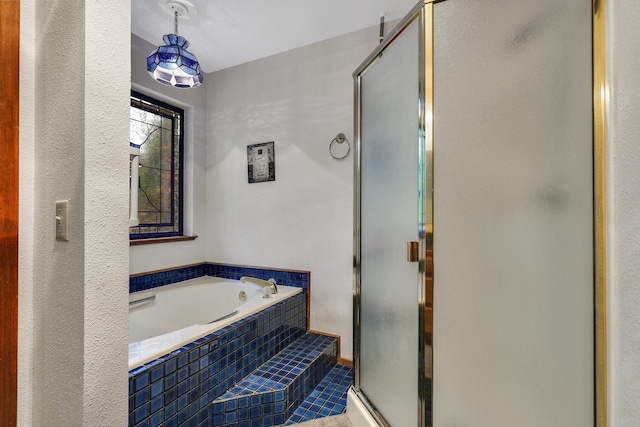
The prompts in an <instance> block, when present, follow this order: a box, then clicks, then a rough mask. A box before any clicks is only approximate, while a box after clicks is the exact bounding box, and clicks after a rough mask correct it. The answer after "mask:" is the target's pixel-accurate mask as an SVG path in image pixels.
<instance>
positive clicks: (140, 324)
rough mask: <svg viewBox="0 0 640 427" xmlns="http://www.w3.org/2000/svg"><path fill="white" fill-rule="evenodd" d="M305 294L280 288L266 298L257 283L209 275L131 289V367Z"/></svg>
mask: <svg viewBox="0 0 640 427" xmlns="http://www.w3.org/2000/svg"><path fill="white" fill-rule="evenodd" d="M241 292H243V293H244V295H243V296H242V297H241V295H240V293H241ZM300 292H302V289H301V288H295V287H291V286H278V293H277V294H274V295H271V296H270V298H263V295H264V292H263V291H262V288H261V287H260V286H258V285H255V284H252V283H243V282H240V281H239V280H231V279H223V278H218V277H209V276H205V277H198V278H195V279H189V280H185V281H183V282H179V283H175V284H172V285H167V286H163V287H160V288H155V289H152V290H147V291H141V292H135V293H132V294H131V295H130V296H129V301H130V307H131V308H130V310H129V369H130V370H131V369H133V368H136V367H138V366H140V365H142V364H145V363H147V362H149V361H151V360H154V359H157V358H158V357H160V356H162V355H164V354H167V353H169V352H171V351H173V350H175V349H176V348H180V347H182V346H183V345H185V344H187V343H189V342H192V341H194V340H197V339H198V338H201V337H203V336H205V335H208V334H210V333H212V332H214V331H216V330H218V329H221V328H223V327H225V326H227V325H230V324H231V323H234V322H236V321H238V320H240V319H242V318H244V317H246V316H249V315H251V314H253V313H256V312H258V311H260V310H262V309H264V308H266V307H268V306H270V305H273V304H275V303H277V302H279V301H282V300H283V299H286V298H288V297H290V296H292V295H295V294H297V293H300ZM244 296H246V299H244V301H243V297H244ZM137 301H139V302H137ZM134 302H137V303H134ZM234 312H235V314H234ZM217 319H220V320H217ZM216 320H217V321H216Z"/></svg>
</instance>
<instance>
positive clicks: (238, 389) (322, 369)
mask: <svg viewBox="0 0 640 427" xmlns="http://www.w3.org/2000/svg"><path fill="white" fill-rule="evenodd" d="M336 363H337V341H336V339H335V338H332V337H327V336H325V335H317V334H312V333H307V334H305V335H303V336H302V337H300V338H298V339H297V340H296V341H294V342H293V343H291V344H290V345H289V346H288V347H286V348H284V349H283V350H282V351H281V352H279V353H278V354H276V355H275V356H274V357H272V358H271V359H269V360H268V361H267V362H265V363H264V364H262V365H261V366H259V367H258V368H257V369H256V370H254V371H253V372H252V373H251V374H249V375H248V376H246V377H245V378H244V379H243V380H241V381H240V382H239V383H237V384H236V385H235V386H233V387H232V388H230V389H229V390H228V391H227V392H226V393H224V394H223V395H222V396H220V397H218V398H217V399H215V400H214V401H213V402H212V403H211V405H210V408H211V420H212V424H211V425H212V426H216V427H218V426H222V427H227V426H233V427H236V426H237V427H244V426H246V427H251V426H254V425H256V426H258V425H259V426H261V427H262V426H277V425H281V424H283V423H284V422H285V421H286V420H287V419H288V418H289V417H290V416H291V415H292V414H293V412H294V411H295V410H296V408H297V407H298V406H299V405H300V404H301V403H302V402H303V401H304V399H305V398H306V397H307V396H308V395H309V394H310V393H311V392H312V391H313V389H314V388H315V387H316V386H317V385H318V384H319V383H320V381H321V380H322V379H323V378H324V377H325V376H326V375H327V373H329V371H330V370H331V369H332V368H333V367H334V366H335V365H336Z"/></svg>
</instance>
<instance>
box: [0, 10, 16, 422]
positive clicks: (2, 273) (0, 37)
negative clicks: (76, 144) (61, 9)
mask: <svg viewBox="0 0 640 427" xmlns="http://www.w3.org/2000/svg"><path fill="white" fill-rule="evenodd" d="M19 58H20V1H19V0H8V1H7V0H4V1H0V64H2V67H3V78H1V79H0V94H1V96H0V143H1V144H2V145H1V146H0V165H2V166H1V167H0V182H2V185H0V307H2V308H1V309H0V408H1V410H0V425H2V426H15V425H16V424H17V412H18V158H19V157H18V142H19V126H18V125H19V123H18V113H19V62H20V61H19Z"/></svg>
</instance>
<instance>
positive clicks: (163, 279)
mask: <svg viewBox="0 0 640 427" xmlns="http://www.w3.org/2000/svg"><path fill="white" fill-rule="evenodd" d="M202 276H212V277H224V278H226V279H235V280H239V279H240V278H241V277H242V276H252V277H257V278H258V279H263V280H268V279H270V278H274V279H276V281H277V282H278V284H279V285H284V286H294V287H296V288H302V289H306V290H308V289H309V272H300V271H280V270H271V269H264V268H256V267H242V266H234V265H223V264H215V263H202V264H198V265H192V266H188V267H181V268H174V269H169V270H166V271H161V272H156V273H148V274H144V273H143V274H134V275H131V276H130V277H129V293H133V292H138V291H144V290H148V289H152V288H158V287H160V286H165V285H170V284H172V283H177V282H182V281H184V280H189V279H194V278H196V277H202Z"/></svg>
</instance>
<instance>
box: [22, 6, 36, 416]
mask: <svg viewBox="0 0 640 427" xmlns="http://www.w3.org/2000/svg"><path fill="white" fill-rule="evenodd" d="M35 32H36V26H35V2H34V0H30V1H21V2H20V73H21V76H20V160H19V161H20V184H19V197H20V201H19V206H18V208H19V215H20V216H19V218H20V221H19V230H18V239H19V241H18V251H19V252H18V256H19V261H18V269H19V270H18V274H19V276H18V354H19V357H18V425H19V426H31V425H33V399H32V393H33V383H34V378H33V356H34V355H33V348H34V346H33V345H34V336H33V330H34V320H35V316H34V310H33V309H34V306H33V298H34V281H33V277H34V268H33V256H34V246H35V241H34V232H35V229H34V226H35V222H34V218H35V198H34V195H35V162H34V159H35V144H34V141H35V119H34V115H35V108H36V103H35V86H36V80H35V56H36V54H35V52H36V46H35Z"/></svg>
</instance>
